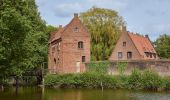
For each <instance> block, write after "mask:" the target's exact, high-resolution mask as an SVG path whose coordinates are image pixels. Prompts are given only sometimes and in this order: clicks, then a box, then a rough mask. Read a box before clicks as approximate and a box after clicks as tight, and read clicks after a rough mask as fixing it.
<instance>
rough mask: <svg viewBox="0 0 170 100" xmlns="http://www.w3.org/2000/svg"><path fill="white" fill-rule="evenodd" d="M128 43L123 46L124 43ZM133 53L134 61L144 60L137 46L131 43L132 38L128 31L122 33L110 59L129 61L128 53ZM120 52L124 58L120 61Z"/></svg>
mask: <svg viewBox="0 0 170 100" xmlns="http://www.w3.org/2000/svg"><path fill="white" fill-rule="evenodd" d="M124 41H125V42H126V46H123V42H124ZM128 51H131V52H132V59H142V58H141V56H140V54H139V52H138V51H137V49H136V48H135V45H134V44H133V42H132V41H131V39H130V37H129V36H128V33H127V32H126V31H124V32H122V33H121V35H120V38H119V40H118V42H117V44H116V46H115V48H114V50H113V52H112V54H111V56H110V58H109V60H110V61H111V60H127V52H128ZM118 52H122V53H123V58H122V59H118Z"/></svg>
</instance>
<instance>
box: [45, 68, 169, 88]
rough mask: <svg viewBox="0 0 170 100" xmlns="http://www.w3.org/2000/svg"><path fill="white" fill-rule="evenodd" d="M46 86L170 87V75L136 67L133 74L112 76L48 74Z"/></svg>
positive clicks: (90, 73)
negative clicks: (163, 75)
mask: <svg viewBox="0 0 170 100" xmlns="http://www.w3.org/2000/svg"><path fill="white" fill-rule="evenodd" d="M44 83H45V86H53V87H56V86H57V87H60V88H82V87H85V88H101V87H103V88H130V89H151V90H157V89H159V88H160V89H163V88H165V89H167V90H169V89H170V77H164V78H162V77H160V76H159V75H158V73H156V72H154V71H151V70H146V71H144V72H143V73H141V72H140V71H139V70H137V69H134V70H133V71H132V74H131V75H129V76H127V75H119V76H112V75H107V74H99V73H92V72H87V73H81V74H63V75H54V74H48V75H46V77H45V82H44Z"/></svg>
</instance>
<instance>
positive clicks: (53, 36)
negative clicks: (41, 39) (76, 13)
mask: <svg viewBox="0 0 170 100" xmlns="http://www.w3.org/2000/svg"><path fill="white" fill-rule="evenodd" d="M77 21H80V20H79V18H78V17H74V18H73V19H72V20H71V21H70V23H69V24H67V25H66V26H64V27H61V28H59V30H58V31H55V32H53V33H51V36H50V40H49V43H50V42H53V41H54V40H57V39H59V38H61V34H62V33H63V32H64V31H65V30H66V29H67V28H68V27H69V26H70V25H71V23H73V22H77Z"/></svg>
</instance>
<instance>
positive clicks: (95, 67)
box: [87, 61, 109, 74]
mask: <svg viewBox="0 0 170 100" xmlns="http://www.w3.org/2000/svg"><path fill="white" fill-rule="evenodd" d="M108 66H109V62H108V61H100V62H91V63H89V64H87V69H88V70H87V71H88V72H90V73H97V74H107V72H108V71H107V69H108Z"/></svg>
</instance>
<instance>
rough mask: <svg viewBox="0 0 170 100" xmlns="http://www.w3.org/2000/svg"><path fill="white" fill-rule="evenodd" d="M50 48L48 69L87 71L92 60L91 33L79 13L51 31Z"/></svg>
mask: <svg viewBox="0 0 170 100" xmlns="http://www.w3.org/2000/svg"><path fill="white" fill-rule="evenodd" d="M48 45H49V50H48V69H49V70H50V71H51V72H54V73H78V72H84V71H85V64H84V63H85V62H89V61H90V34H89V33H88V31H87V29H86V27H85V26H84V25H83V24H82V22H81V21H80V19H79V17H78V14H74V18H73V19H72V20H71V22H70V23H69V24H67V25H66V26H64V27H62V26H61V25H60V26H59V30H58V31H56V32H53V33H51V36H50V39H49V43H48Z"/></svg>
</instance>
